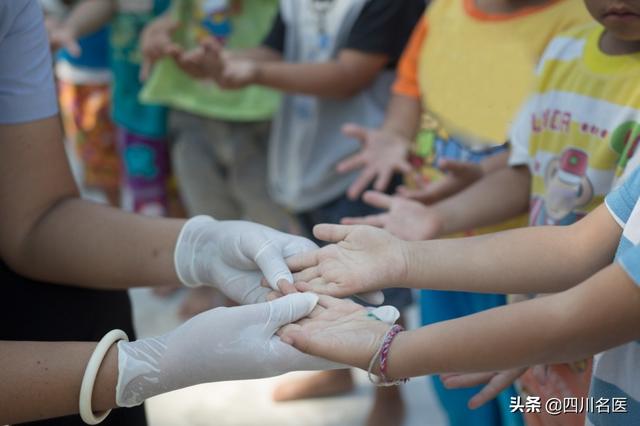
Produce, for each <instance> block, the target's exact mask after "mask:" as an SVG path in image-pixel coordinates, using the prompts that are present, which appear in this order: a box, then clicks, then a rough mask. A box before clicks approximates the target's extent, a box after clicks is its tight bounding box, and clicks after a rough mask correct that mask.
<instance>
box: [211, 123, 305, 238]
mask: <svg viewBox="0 0 640 426" xmlns="http://www.w3.org/2000/svg"><path fill="white" fill-rule="evenodd" d="M229 129H230V131H231V133H230V140H228V141H227V142H228V143H227V146H226V148H227V149H228V150H230V151H232V154H231V155H232V159H231V164H230V165H229V181H228V182H229V189H230V191H231V193H232V194H233V197H234V199H235V200H236V201H237V203H238V204H239V205H240V206H241V208H242V213H243V218H247V219H249V220H251V221H252V222H257V223H261V224H263V225H267V226H270V227H272V228H275V229H279V230H282V231H287V232H295V231H298V232H299V230H300V229H299V228H300V227H299V226H296V222H295V219H294V217H293V216H292V215H291V214H289V213H288V212H287V211H285V209H284V208H282V207H281V206H279V205H278V204H277V203H276V202H274V201H273V199H272V198H271V197H270V196H269V190H268V184H267V182H268V181H267V180H268V176H267V157H268V152H267V148H268V141H269V130H270V125H269V123H268V122H264V121H263V122H256V123H231V124H229ZM221 142H222V141H221Z"/></svg>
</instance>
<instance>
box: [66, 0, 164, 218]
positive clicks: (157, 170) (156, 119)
mask: <svg viewBox="0 0 640 426" xmlns="http://www.w3.org/2000/svg"><path fill="white" fill-rule="evenodd" d="M168 5H169V0H152V1H150V0H126V1H125V0H85V1H83V2H80V3H79V4H78V5H77V6H76V7H75V8H74V10H73V11H72V13H71V15H70V16H69V17H68V18H67V19H66V20H65V22H64V26H63V28H62V29H63V34H64V39H66V40H69V39H71V40H73V39H75V38H77V37H79V36H82V35H84V34H86V33H88V32H91V31H92V30H94V29H95V28H99V27H100V26H102V25H104V24H106V23H110V25H111V37H110V60H111V72H112V73H113V79H114V80H113V88H112V97H113V108H112V118H113V121H114V122H115V123H116V125H117V127H118V129H117V132H118V149H119V152H120V155H121V158H122V161H123V165H124V167H123V187H124V188H123V189H124V191H125V205H126V206H127V205H128V207H129V208H131V209H132V210H133V211H135V212H137V213H142V214H146V215H152V216H163V215H166V214H167V213H168V209H169V199H168V190H167V188H168V185H169V176H170V175H169V156H168V148H167V142H166V110H165V109H164V108H162V107H159V106H152V105H143V104H141V103H140V102H139V101H138V94H139V92H140V90H141V88H142V84H141V83H140V67H141V63H142V56H141V53H140V49H139V43H138V38H139V35H140V33H141V31H142V29H143V28H144V26H145V25H146V24H147V23H149V21H151V19H153V18H154V17H155V16H157V15H159V14H161V13H163V12H164V11H165V10H166V8H167V7H168Z"/></svg>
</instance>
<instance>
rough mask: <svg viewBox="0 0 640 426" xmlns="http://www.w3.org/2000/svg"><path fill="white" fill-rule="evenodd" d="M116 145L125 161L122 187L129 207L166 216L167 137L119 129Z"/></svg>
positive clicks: (149, 214) (143, 212) (168, 171)
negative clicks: (142, 134)
mask: <svg viewBox="0 0 640 426" xmlns="http://www.w3.org/2000/svg"><path fill="white" fill-rule="evenodd" d="M118 148H119V150H120V155H121V156H122V160H123V164H124V173H123V187H124V188H125V191H126V195H127V196H128V198H129V199H130V200H131V206H130V207H131V210H133V211H134V212H136V213H139V214H144V215H148V216H166V215H167V212H168V195H167V191H168V188H167V185H168V179H169V176H170V170H169V153H168V146H167V140H166V138H152V137H146V136H141V135H136V134H134V133H132V132H130V131H128V130H127V129H124V128H120V129H118Z"/></svg>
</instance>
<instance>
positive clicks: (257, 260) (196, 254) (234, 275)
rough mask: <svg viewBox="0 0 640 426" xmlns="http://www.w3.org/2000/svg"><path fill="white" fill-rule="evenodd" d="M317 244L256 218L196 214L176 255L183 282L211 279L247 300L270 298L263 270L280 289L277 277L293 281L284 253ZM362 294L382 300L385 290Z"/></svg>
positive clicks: (224, 290) (208, 282) (231, 295)
mask: <svg viewBox="0 0 640 426" xmlns="http://www.w3.org/2000/svg"><path fill="white" fill-rule="evenodd" d="M317 249H318V246H317V245H316V244H315V243H314V242H312V241H311V240H308V239H306V238H303V237H298V236H295V235H289V234H286V233H284V232H280V231H276V230H275V229H271V228H269V227H266V226H263V225H259V224H257V223H251V222H243V221H217V220H215V219H213V218H211V217H209V216H197V217H194V218H193V219H190V220H188V221H187V223H186V224H185V225H184V227H183V228H182V231H181V232H180V235H179V237H178V242H177V244H176V249H175V253H174V260H175V268H176V273H177V275H178V278H179V279H180V281H181V282H182V283H183V284H184V285H186V286H189V287H196V286H200V285H210V286H213V287H216V288H217V289H218V290H220V291H221V292H222V293H224V294H225V295H226V296H227V297H229V298H230V299H232V300H234V301H235V302H237V303H240V304H243V305H246V304H251V303H261V302H264V301H266V296H267V294H269V293H270V290H269V289H267V288H264V287H261V286H260V281H261V279H262V277H263V276H264V277H265V278H266V280H267V281H268V282H269V285H270V286H271V288H272V289H273V290H277V291H280V288H279V287H278V282H279V281H281V280H285V281H287V282H289V283H293V276H292V274H291V272H290V271H289V268H288V267H287V264H286V262H285V259H286V258H288V257H291V256H293V255H296V254H300V253H304V252H308V251H313V250H317ZM360 297H361V298H362V299H363V300H365V301H366V302H369V303H372V304H382V302H383V301H384V297H383V296H382V293H381V292H376V293H372V294H369V293H368V294H366V295H361V296H360Z"/></svg>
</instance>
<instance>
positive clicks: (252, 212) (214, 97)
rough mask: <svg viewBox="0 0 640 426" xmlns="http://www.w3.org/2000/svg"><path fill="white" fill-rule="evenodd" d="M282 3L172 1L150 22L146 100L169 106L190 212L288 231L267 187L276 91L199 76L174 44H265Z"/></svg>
mask: <svg viewBox="0 0 640 426" xmlns="http://www.w3.org/2000/svg"><path fill="white" fill-rule="evenodd" d="M277 9H278V3H277V1H276V0H264V1H239V0H234V1H222V0H220V1H201V0H173V1H172V2H171V10H170V12H169V13H166V14H165V15H163V16H162V17H159V18H157V19H156V20H154V21H153V22H152V23H151V24H149V25H148V26H147V28H145V30H144V32H143V36H142V40H141V44H142V51H143V52H142V53H143V55H144V59H145V63H146V64H148V65H147V67H145V68H148V69H144V70H143V73H146V72H148V71H149V70H151V65H152V64H153V63H154V62H156V61H158V62H157V63H155V65H154V66H153V72H152V73H151V74H150V77H149V79H148V80H147V81H146V83H145V88H144V90H143V92H142V93H141V99H142V100H143V101H144V102H146V103H153V104H160V105H164V106H167V107H169V108H171V109H170V112H169V139H170V145H171V159H172V165H173V170H174V172H175V174H176V178H177V183H178V186H179V188H180V195H181V199H182V201H183V202H184V206H185V208H186V210H187V214H188V215H189V216H190V217H192V216H197V215H202V214H206V215H211V216H213V217H215V218H216V219H219V220H232V219H251V220H252V221H255V222H258V223H262V224H264V225H268V226H270V227H273V228H277V229H281V230H283V231H286V230H290V228H291V216H290V215H289V214H287V213H286V212H285V211H284V210H283V209H282V208H281V207H280V206H278V205H277V204H276V203H274V202H273V201H272V200H271V198H270V197H269V194H268V191H267V142H268V137H269V128H270V120H271V118H272V116H273V115H274V113H275V111H276V108H277V107H278V104H279V101H280V97H279V95H278V93H277V92H275V91H272V90H268V89H266V88H264V87H260V86H252V87H248V88H245V89H242V90H221V89H220V88H218V87H217V86H216V85H214V84H212V83H211V82H206V81H201V80H198V79H194V78H193V77H191V76H189V75H188V74H186V73H185V72H183V71H182V70H181V69H180V68H179V67H178V66H177V65H176V63H175V62H174V61H173V60H172V59H171V58H164V56H165V53H166V52H168V51H169V50H171V48H172V46H173V44H174V43H175V44H176V47H179V48H180V49H191V48H193V47H195V46H197V45H198V42H199V41H200V40H202V39H203V38H206V37H214V38H215V39H216V40H217V41H218V42H220V43H221V44H222V45H224V46H225V47H227V48H228V49H235V50H237V49H248V48H254V47H257V46H259V45H260V43H261V42H262V40H263V39H264V37H265V36H266V33H267V31H268V30H269V28H270V27H271V22H272V20H273V17H274V15H275V13H276V12H277ZM212 291H213V289H209V288H201V289H194V290H191V291H190V295H189V296H188V297H187V299H186V300H185V302H184V304H183V306H182V308H181V313H182V314H183V315H184V316H193V315H195V314H197V313H199V312H201V311H203V310H206V309H209V308H211V307H213V305H212V304H213V302H214V298H215V296H214V295H213V294H211V292H212Z"/></svg>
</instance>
